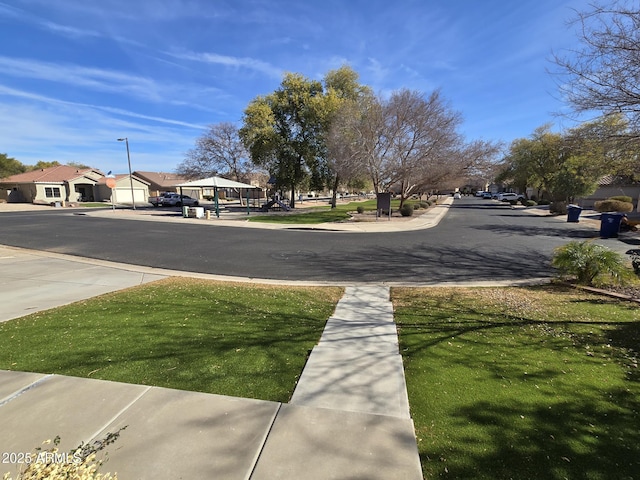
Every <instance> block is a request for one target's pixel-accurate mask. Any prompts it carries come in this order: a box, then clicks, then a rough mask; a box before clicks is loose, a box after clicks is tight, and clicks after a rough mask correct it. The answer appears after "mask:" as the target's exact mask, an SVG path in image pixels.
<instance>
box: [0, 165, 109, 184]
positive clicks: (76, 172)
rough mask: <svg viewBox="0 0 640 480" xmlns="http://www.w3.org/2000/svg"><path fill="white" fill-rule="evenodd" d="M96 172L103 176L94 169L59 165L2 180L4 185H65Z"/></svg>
mask: <svg viewBox="0 0 640 480" xmlns="http://www.w3.org/2000/svg"><path fill="white" fill-rule="evenodd" d="M90 172H95V173H98V174H100V175H102V172H100V171H99V170H95V169H93V168H85V169H78V168H76V167H70V166H69V165H57V166H55V167H49V168H41V169H38V170H32V171H30V172H25V173H18V174H17V175H12V176H10V177H5V178H2V179H0V182H2V183H64V182H69V181H71V180H75V179H76V178H80V177H84V176H85V174H87V173H90Z"/></svg>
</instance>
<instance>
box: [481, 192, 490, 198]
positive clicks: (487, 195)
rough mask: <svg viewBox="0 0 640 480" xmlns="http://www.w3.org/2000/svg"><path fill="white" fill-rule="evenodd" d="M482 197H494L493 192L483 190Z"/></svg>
mask: <svg viewBox="0 0 640 480" xmlns="http://www.w3.org/2000/svg"><path fill="white" fill-rule="evenodd" d="M482 198H492V194H491V192H482Z"/></svg>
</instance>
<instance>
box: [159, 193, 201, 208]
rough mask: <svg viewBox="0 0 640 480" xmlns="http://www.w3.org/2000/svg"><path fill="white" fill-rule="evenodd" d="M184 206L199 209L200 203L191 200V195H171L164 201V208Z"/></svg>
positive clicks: (193, 199)
mask: <svg viewBox="0 0 640 480" xmlns="http://www.w3.org/2000/svg"><path fill="white" fill-rule="evenodd" d="M183 205H185V206H188V207H192V206H193V207H197V206H198V205H199V203H198V200H196V199H195V198H191V197H190V196H189V195H180V194H178V193H171V194H169V195H168V196H166V197H164V198H163V200H162V206H166V207H182V206H183Z"/></svg>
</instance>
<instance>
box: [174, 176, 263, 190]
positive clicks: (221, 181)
mask: <svg viewBox="0 0 640 480" xmlns="http://www.w3.org/2000/svg"><path fill="white" fill-rule="evenodd" d="M176 187H183V188H188V187H204V188H207V187H209V188H211V187H216V188H260V187H256V186H254V185H249V184H248V183H240V182H236V181H234V180H228V179H226V178H222V177H209V178H203V179H201V180H194V181H193V182H186V183H180V184H178V185H176Z"/></svg>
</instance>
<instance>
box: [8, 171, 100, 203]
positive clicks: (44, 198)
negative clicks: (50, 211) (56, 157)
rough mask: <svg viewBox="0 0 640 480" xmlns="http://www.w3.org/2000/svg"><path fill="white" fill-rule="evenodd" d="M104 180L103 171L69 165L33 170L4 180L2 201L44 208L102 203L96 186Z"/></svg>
mask: <svg viewBox="0 0 640 480" xmlns="http://www.w3.org/2000/svg"><path fill="white" fill-rule="evenodd" d="M103 177H104V175H103V173H102V172H100V171H99V170H96V169H93V168H87V169H78V168H76V167H70V166H68V165H58V166H55V167H49V168H43V169H39V170H33V171H31V172H25V173H19V174H17V175H12V176H10V177H6V178H2V179H0V199H1V200H5V201H7V202H11V203H43V204H52V203H55V202H63V201H66V202H77V201H82V200H86V201H90V200H94V199H95V200H98V199H99V195H97V190H96V185H97V184H98V182H99V180H100V179H101V178H103Z"/></svg>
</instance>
